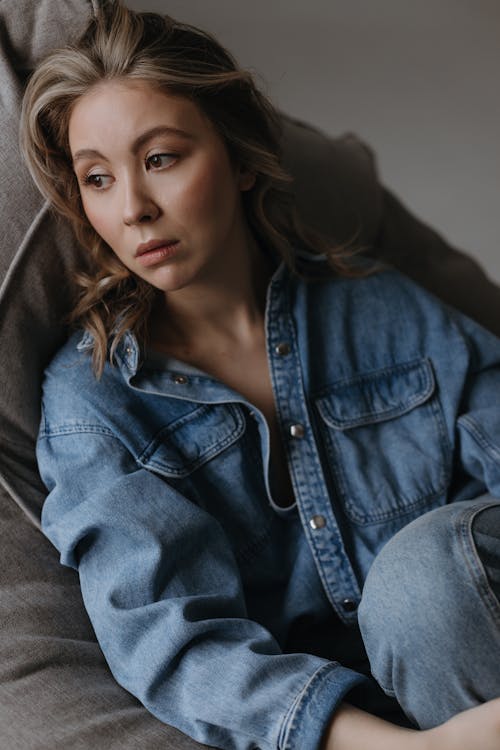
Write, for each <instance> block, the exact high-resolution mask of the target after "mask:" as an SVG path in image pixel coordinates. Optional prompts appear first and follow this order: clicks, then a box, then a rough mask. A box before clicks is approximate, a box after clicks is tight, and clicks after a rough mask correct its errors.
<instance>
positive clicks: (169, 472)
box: [137, 405, 245, 478]
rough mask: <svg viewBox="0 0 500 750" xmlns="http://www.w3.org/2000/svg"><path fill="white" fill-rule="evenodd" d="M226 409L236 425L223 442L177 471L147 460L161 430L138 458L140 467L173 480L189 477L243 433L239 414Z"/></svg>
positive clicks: (165, 463)
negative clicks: (230, 413) (231, 414)
mask: <svg viewBox="0 0 500 750" xmlns="http://www.w3.org/2000/svg"><path fill="white" fill-rule="evenodd" d="M227 408H228V409H230V410H231V412H232V413H233V416H234V421H235V423H236V424H235V427H234V429H233V430H232V431H231V432H230V433H229V434H228V435H227V436H226V437H225V438H224V439H223V440H218V441H216V442H215V444H214V445H213V446H212V447H211V448H209V449H207V450H205V452H204V453H203V454H201V455H200V456H198V457H197V458H196V460H194V461H191V462H188V463H186V464H184V465H183V467H182V468H178V469H177V468H174V467H172V466H171V465H169V464H168V462H166V461H165V462H159V461H155V460H154V458H152V459H149V458H148V456H151V455H154V450H153V446H156V445H158V443H159V442H160V438H159V435H161V434H162V432H163V430H160V432H159V433H157V435H156V437H155V438H154V439H153V440H152V441H151V442H150V443H149V445H148V447H147V448H146V449H144V450H143V451H142V453H141V454H140V455H139V456H138V458H137V461H138V462H139V463H140V465H141V466H144V467H145V468H147V469H150V470H156V471H158V472H159V473H161V474H162V475H163V476H170V477H175V478H182V477H186V476H189V474H191V473H192V472H193V471H195V470H196V469H198V468H199V467H200V466H202V465H203V464H204V463H206V462H207V461H210V460H211V459H212V458H215V456H218V455H219V454H220V453H222V451H223V450H225V449H226V448H227V447H228V446H230V445H232V444H233V443H235V442H236V440H238V438H240V437H241V435H242V434H243V433H244V431H245V420H244V419H243V417H242V416H241V414H239V412H238V410H237V409H235V408H234V409H233V407H232V406H230V405H227ZM197 411H198V410H197ZM191 414H192V412H191ZM181 419H184V418H181ZM179 421H180V420H179ZM164 430H167V428H164ZM170 431H171V430H170Z"/></svg>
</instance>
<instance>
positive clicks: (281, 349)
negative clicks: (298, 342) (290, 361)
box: [274, 341, 290, 357]
mask: <svg viewBox="0 0 500 750" xmlns="http://www.w3.org/2000/svg"><path fill="white" fill-rule="evenodd" d="M274 351H275V352H276V354H279V355H280V357H285V356H286V355H287V354H290V344H287V343H286V341H281V342H280V343H279V344H278V345H277V346H276V347H275V349H274Z"/></svg>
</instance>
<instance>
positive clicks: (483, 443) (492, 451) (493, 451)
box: [458, 414, 500, 461]
mask: <svg viewBox="0 0 500 750" xmlns="http://www.w3.org/2000/svg"><path fill="white" fill-rule="evenodd" d="M458 424H459V425H463V426H464V428H465V429H466V430H467V432H468V433H469V435H471V436H472V437H473V438H474V439H475V440H476V441H477V442H478V443H479V446H480V447H481V448H483V449H484V450H485V451H486V452H487V453H488V455H489V456H490V457H491V458H492V459H493V460H494V461H500V449H499V448H498V447H497V446H496V445H495V444H494V443H492V442H491V440H490V439H489V438H488V436H487V435H485V433H484V432H483V431H482V430H481V428H480V427H479V425H478V424H477V423H476V421H475V419H473V418H472V417H471V416H470V415H468V414H466V415H464V416H462V417H459V419H458Z"/></svg>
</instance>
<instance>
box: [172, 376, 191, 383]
mask: <svg viewBox="0 0 500 750" xmlns="http://www.w3.org/2000/svg"><path fill="white" fill-rule="evenodd" d="M187 382H188V379H187V377H186V376H185V375H175V376H174V383H177V385H186V383H187Z"/></svg>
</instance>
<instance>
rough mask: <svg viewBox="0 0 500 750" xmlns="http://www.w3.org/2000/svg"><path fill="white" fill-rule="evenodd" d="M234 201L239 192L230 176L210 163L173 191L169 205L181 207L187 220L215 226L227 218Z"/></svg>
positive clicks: (226, 170) (215, 162) (221, 167)
mask: <svg viewBox="0 0 500 750" xmlns="http://www.w3.org/2000/svg"><path fill="white" fill-rule="evenodd" d="M238 199H239V190H238V188H237V187H236V184H235V180H234V178H233V177H232V175H231V173H230V172H229V171H228V169H227V168H226V166H225V165H223V166H221V165H220V164H219V163H218V162H217V161H213V162H210V163H207V164H206V165H204V166H203V168H202V169H198V170H197V171H196V173H195V174H193V176H192V178H191V179H190V180H188V181H187V182H186V183H185V184H184V185H183V187H181V188H179V190H178V191H176V193H175V196H174V197H173V202H172V203H171V205H173V203H175V205H176V206H177V207H178V208H179V209H181V207H182V212H183V214H184V215H185V216H186V217H187V218H188V219H192V220H194V219H195V218H196V219H197V220H198V221H203V222H206V223H209V224H215V223H217V224H219V223H220V222H221V219H223V218H224V217H228V218H229V217H230V216H231V214H232V212H233V208H234V205H235V203H236V201H237V200H238Z"/></svg>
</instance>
